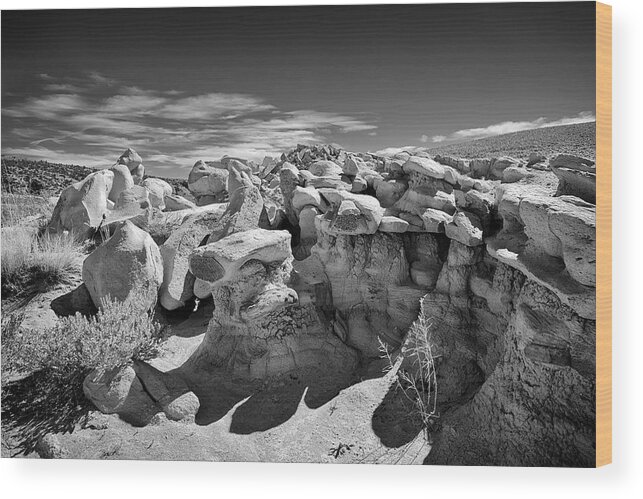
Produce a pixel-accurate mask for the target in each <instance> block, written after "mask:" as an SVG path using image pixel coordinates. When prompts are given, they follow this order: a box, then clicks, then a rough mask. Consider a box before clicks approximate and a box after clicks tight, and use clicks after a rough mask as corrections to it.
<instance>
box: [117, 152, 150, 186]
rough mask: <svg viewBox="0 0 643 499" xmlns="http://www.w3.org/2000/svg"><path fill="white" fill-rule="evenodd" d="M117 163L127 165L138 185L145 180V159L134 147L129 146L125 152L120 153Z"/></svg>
mask: <svg viewBox="0 0 643 499" xmlns="http://www.w3.org/2000/svg"><path fill="white" fill-rule="evenodd" d="M116 163H117V164H119V165H125V166H127V168H128V169H129V171H130V173H131V174H132V179H133V180H134V183H135V184H136V185H138V184H140V183H141V182H142V181H143V178H144V176H145V167H144V166H143V159H142V158H141V156H139V154H138V153H137V152H136V151H135V150H134V149H132V148H131V147H130V148H128V149H127V150H126V151H125V152H124V153H123V154H121V155H120V157H119V158H118V160H117V161H116Z"/></svg>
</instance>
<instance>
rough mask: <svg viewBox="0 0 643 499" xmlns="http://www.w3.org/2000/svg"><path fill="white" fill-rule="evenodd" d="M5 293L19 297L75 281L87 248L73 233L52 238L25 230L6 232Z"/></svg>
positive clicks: (3, 246)
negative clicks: (34, 290)
mask: <svg viewBox="0 0 643 499" xmlns="http://www.w3.org/2000/svg"><path fill="white" fill-rule="evenodd" d="M0 249H1V258H2V292H3V294H4V293H6V294H7V295H19V294H20V293H21V292H25V291H27V290H28V289H30V287H32V286H34V285H35V286H36V287H38V288H41V290H44V289H45V288H47V287H49V286H51V285H54V284H57V283H60V282H67V281H71V280H72V278H73V277H74V276H75V275H77V274H78V272H79V271H80V266H81V264H82V258H83V256H84V253H85V249H86V248H85V244H84V243H83V242H80V241H79V240H78V239H77V238H76V237H74V235H73V234H71V233H63V234H50V233H47V232H44V233H42V234H38V233H37V231H35V230H32V229H29V228H25V227H10V228H5V229H3V231H2V242H1V248H0Z"/></svg>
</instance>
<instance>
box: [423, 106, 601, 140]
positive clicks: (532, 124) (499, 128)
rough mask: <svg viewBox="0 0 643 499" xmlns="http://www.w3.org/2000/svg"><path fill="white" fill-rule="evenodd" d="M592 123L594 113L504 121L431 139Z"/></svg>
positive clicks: (489, 135)
mask: <svg viewBox="0 0 643 499" xmlns="http://www.w3.org/2000/svg"><path fill="white" fill-rule="evenodd" d="M591 121H596V116H594V113H592V112H591V111H584V112H581V113H579V114H578V115H576V116H572V117H564V118H560V119H557V120H549V119H547V118H545V117H540V118H537V119H535V120H533V121H503V122H502V123H496V124H493V125H489V126H486V127H481V128H465V129H463V130H458V131H456V132H453V133H452V134H450V135H448V136H445V135H434V136H433V137H431V142H434V143H438V142H444V141H458V140H470V139H480V138H484V137H492V136H494V135H502V134H505V133H512V132H521V131H524V130H533V129H536V128H547V127H552V126H559V125H572V124H575V123H588V122H591ZM423 137H425V136H423ZM423 142H424V141H423Z"/></svg>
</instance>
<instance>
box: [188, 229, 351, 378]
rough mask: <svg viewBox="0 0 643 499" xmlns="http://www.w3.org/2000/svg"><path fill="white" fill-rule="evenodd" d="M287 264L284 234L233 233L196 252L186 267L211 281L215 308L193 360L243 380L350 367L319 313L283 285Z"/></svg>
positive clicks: (289, 256)
mask: <svg viewBox="0 0 643 499" xmlns="http://www.w3.org/2000/svg"><path fill="white" fill-rule="evenodd" d="M292 261H293V257H292V253H291V250H290V234H289V233H288V232H285V231H266V230H264V229H254V230H249V231H245V232H238V233H235V234H233V235H230V236H227V237H225V238H223V239H220V240H219V241H217V242H215V243H211V244H208V245H206V246H204V247H202V248H199V249H198V250H197V251H195V252H194V253H193V255H192V257H191V258H190V270H191V271H192V273H193V274H194V275H195V276H196V277H197V278H199V279H201V280H203V281H206V282H208V283H209V284H210V286H211V291H212V297H213V299H214V303H215V308H214V314H213V316H212V320H211V321H210V324H209V326H208V330H207V332H206V336H205V338H204V340H203V343H202V344H201V346H200V347H199V349H198V350H197V351H196V352H195V354H194V356H193V357H192V358H191V359H190V362H195V363H198V364H199V365H203V364H204V365H208V366H211V367H212V366H214V367H222V368H225V369H227V370H228V371H230V372H231V373H232V374H233V375H234V376H237V377H240V378H246V379H264V378H266V377H269V376H276V375H283V374H287V373H289V372H296V371H302V372H304V373H308V374H310V372H311V371H313V372H316V371H319V372H322V373H326V375H328V373H331V372H333V373H335V375H336V376H339V375H340V374H341V373H345V372H347V371H350V370H351V369H352V368H353V367H354V365H355V362H356V357H355V355H354V353H353V352H352V351H351V350H350V349H349V348H347V347H346V346H345V345H344V344H343V343H342V342H341V341H340V340H339V338H337V337H336V336H335V335H334V334H333V333H332V331H331V330H329V328H328V325H327V323H325V321H324V320H323V319H322V318H321V316H320V315H319V314H320V311H319V310H318V309H316V308H315V306H314V305H312V304H306V305H300V304H299V303H298V295H297V292H296V291H295V290H293V289H292V288H290V287H289V286H288V281H289V279H290V277H289V276H290V274H291V271H292Z"/></svg>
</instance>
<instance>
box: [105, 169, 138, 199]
mask: <svg viewBox="0 0 643 499" xmlns="http://www.w3.org/2000/svg"><path fill="white" fill-rule="evenodd" d="M110 170H111V172H112V173H113V177H114V180H113V182H112V188H111V190H110V192H109V196H108V199H109V200H110V201H112V202H114V203H116V202H117V201H118V198H119V196H120V195H121V193H122V192H125V191H127V190H129V189H131V188H132V187H134V179H133V178H132V174H131V173H130V171H129V169H128V168H127V166H125V165H122V164H116V165H114V166H112V167H111V168H110Z"/></svg>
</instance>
